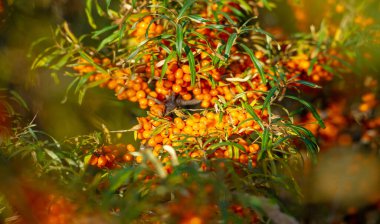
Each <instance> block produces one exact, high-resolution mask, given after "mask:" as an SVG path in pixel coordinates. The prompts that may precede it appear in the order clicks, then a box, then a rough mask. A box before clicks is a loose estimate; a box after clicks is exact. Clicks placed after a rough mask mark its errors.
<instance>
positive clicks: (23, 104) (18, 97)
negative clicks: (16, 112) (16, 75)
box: [10, 90, 29, 110]
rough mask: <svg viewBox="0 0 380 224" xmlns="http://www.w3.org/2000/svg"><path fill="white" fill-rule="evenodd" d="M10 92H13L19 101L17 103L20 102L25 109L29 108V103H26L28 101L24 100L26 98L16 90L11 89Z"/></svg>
mask: <svg viewBox="0 0 380 224" xmlns="http://www.w3.org/2000/svg"><path fill="white" fill-rule="evenodd" d="M10 93H11V94H12V96H13V97H14V99H15V100H16V101H17V103H19V104H20V105H21V106H22V107H24V108H25V109H27V110H29V107H28V105H27V104H26V102H25V101H24V99H23V98H22V97H21V96H20V94H18V93H17V92H16V91H14V90H10Z"/></svg>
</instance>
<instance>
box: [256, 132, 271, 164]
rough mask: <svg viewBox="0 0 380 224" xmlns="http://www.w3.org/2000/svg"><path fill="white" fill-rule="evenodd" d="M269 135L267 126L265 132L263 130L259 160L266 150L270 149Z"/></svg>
mask: <svg viewBox="0 0 380 224" xmlns="http://www.w3.org/2000/svg"><path fill="white" fill-rule="evenodd" d="M269 135H270V133H269V128H265V129H264V132H263V136H262V139H261V150H260V153H259V156H258V159H259V160H260V159H261V157H262V155H263V154H264V152H266V151H267V149H268V142H269Z"/></svg>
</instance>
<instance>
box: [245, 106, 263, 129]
mask: <svg viewBox="0 0 380 224" xmlns="http://www.w3.org/2000/svg"><path fill="white" fill-rule="evenodd" d="M243 107H244V108H245V109H246V110H247V112H248V113H249V114H250V115H251V116H252V117H253V119H254V120H255V121H256V122H257V123H258V124H259V125H260V127H261V129H262V130H264V125H263V122H262V121H261V119H260V118H259V117H258V116H257V114H256V112H255V110H254V109H253V108H252V106H251V105H249V104H248V103H247V102H243Z"/></svg>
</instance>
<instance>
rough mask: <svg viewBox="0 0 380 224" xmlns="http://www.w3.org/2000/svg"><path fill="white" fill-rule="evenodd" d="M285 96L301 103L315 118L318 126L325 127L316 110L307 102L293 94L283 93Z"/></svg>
mask: <svg viewBox="0 0 380 224" xmlns="http://www.w3.org/2000/svg"><path fill="white" fill-rule="evenodd" d="M285 97H287V98H289V99H293V100H296V101H298V102H300V103H301V104H303V105H304V106H305V107H306V108H307V109H308V110H309V111H310V112H311V113H312V114H313V116H314V118H315V119H317V121H318V124H319V126H321V127H322V128H325V127H326V126H325V124H324V122H323V121H322V119H321V117H320V116H319V114H318V112H317V110H316V109H315V108H314V107H313V106H312V105H311V104H310V103H309V102H307V101H305V100H303V99H300V98H298V97H295V96H290V95H285Z"/></svg>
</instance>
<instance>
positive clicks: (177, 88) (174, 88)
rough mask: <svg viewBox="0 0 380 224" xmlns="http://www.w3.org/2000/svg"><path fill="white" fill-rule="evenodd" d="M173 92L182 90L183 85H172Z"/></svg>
mask: <svg viewBox="0 0 380 224" xmlns="http://www.w3.org/2000/svg"><path fill="white" fill-rule="evenodd" d="M172 90H173V92H175V93H179V92H181V90H182V87H181V86H180V85H177V84H174V85H173V87H172Z"/></svg>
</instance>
